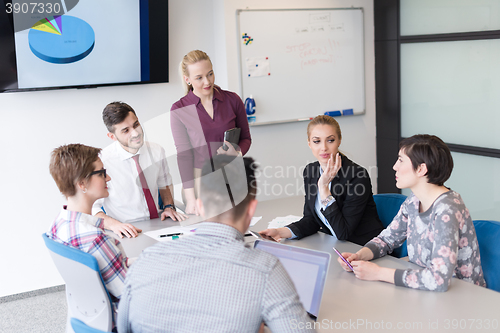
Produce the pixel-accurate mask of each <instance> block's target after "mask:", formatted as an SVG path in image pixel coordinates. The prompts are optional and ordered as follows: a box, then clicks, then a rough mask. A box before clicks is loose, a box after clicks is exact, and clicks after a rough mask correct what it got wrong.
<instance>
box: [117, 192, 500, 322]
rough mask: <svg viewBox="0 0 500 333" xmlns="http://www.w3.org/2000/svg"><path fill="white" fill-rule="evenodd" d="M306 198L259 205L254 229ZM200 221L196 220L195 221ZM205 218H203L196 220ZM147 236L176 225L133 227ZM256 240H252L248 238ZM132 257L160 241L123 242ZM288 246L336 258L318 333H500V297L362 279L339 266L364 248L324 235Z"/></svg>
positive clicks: (465, 286)
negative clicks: (343, 257)
mask: <svg viewBox="0 0 500 333" xmlns="http://www.w3.org/2000/svg"><path fill="white" fill-rule="evenodd" d="M303 200H304V198H303V197H289V198H283V199H276V200H271V201H264V202H259V205H258V207H257V211H256V213H255V216H262V217H263V218H262V220H261V221H259V222H258V223H257V224H256V225H255V226H253V227H251V229H252V230H254V231H259V230H263V229H265V228H267V224H268V222H270V221H271V220H272V219H274V218H275V217H278V216H286V215H290V214H291V215H299V216H300V215H302V208H303ZM192 218H195V217H192ZM197 219H198V220H201V219H200V218H197ZM134 225H136V226H137V227H139V228H142V229H143V232H147V231H150V230H156V229H160V228H165V227H168V226H177V225H179V223H178V222H173V221H171V220H167V221H160V220H159V219H156V220H149V221H143V222H136V223H134ZM246 240H247V241H253V240H254V238H253V237H246ZM121 242H122V244H123V246H124V249H125V252H126V253H127V255H128V256H129V257H134V256H138V255H139V254H140V252H141V251H142V250H143V249H145V248H146V247H148V246H151V245H153V244H155V243H156V242H157V241H156V240H154V239H152V238H150V237H148V236H146V235H144V234H141V235H139V236H138V237H137V238H134V239H122V240H121ZM282 242H283V243H285V244H289V245H293V246H298V247H305V248H310V249H314V250H319V251H324V252H329V253H330V254H331V258H332V259H331V262H330V268H329V271H328V277H327V280H326V284H325V291H324V293H323V299H322V302H321V308H320V312H319V316H318V320H317V322H316V328H317V330H318V331H319V332H330V331H355V332H372V331H379V332H380V331H383V332H385V331H394V332H500V293H498V292H495V291H492V290H489V289H486V288H482V287H478V286H475V285H473V284H471V283H467V282H464V281H461V280H458V279H453V281H452V284H451V286H450V288H449V290H448V291H447V292H444V293H442V292H430V291H421V290H411V289H408V288H404V287H396V286H394V285H392V284H389V283H384V282H372V281H362V280H359V279H357V278H356V277H355V276H354V275H353V274H352V273H347V272H345V271H344V270H343V269H342V268H341V267H340V265H339V264H338V263H337V255H336V254H335V252H334V251H333V249H332V247H333V246H335V247H336V248H337V249H338V250H339V251H340V252H356V251H357V250H358V249H359V248H361V246H359V245H357V244H354V243H351V242H346V241H339V240H336V239H334V238H333V237H331V236H328V235H326V234H324V233H317V234H315V235H312V236H309V237H306V238H303V239H301V240H285V241H282ZM374 262H376V263H377V264H379V265H380V266H383V267H390V268H402V269H405V268H418V267H419V266H417V265H414V264H412V263H409V262H406V261H404V260H401V259H397V258H394V257H391V256H386V257H383V258H380V259H377V260H375V261H374ZM292 324H293V325H299V323H292Z"/></svg>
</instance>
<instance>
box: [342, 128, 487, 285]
mask: <svg viewBox="0 0 500 333" xmlns="http://www.w3.org/2000/svg"><path fill="white" fill-rule="evenodd" d="M393 168H394V170H395V171H396V186H397V187H398V188H400V189H402V188H409V189H410V190H411V191H412V194H411V195H410V196H409V197H408V198H407V199H406V201H405V202H404V203H403V204H402V205H401V208H400V210H399V212H398V214H397V215H396V217H394V220H393V221H392V223H391V224H390V225H389V226H388V227H387V228H386V229H385V230H383V231H382V232H381V233H380V235H378V236H377V237H375V238H374V239H372V240H371V241H370V242H368V243H367V244H366V245H365V246H364V247H363V248H362V249H361V250H359V251H358V252H357V253H347V252H345V253H342V255H343V256H344V257H345V258H346V259H347V260H349V261H350V262H351V264H352V266H353V268H354V274H355V275H356V277H357V278H359V279H362V280H375V281H377V280H378V281H385V282H390V283H394V284H395V285H397V286H404V287H408V288H414V289H423V290H433V291H446V290H448V287H449V286H450V284H451V278H452V277H453V276H454V277H456V278H458V279H462V280H465V281H468V282H471V283H474V284H476V285H479V286H483V287H485V286H486V282H485V280H484V275H483V270H482V268H481V258H480V254H479V245H478V242H477V237H476V231H475V229H474V225H473V224H472V219H471V216H470V214H469V210H468V209H467V207H465V204H464V202H463V200H462V198H461V197H460V194H458V193H456V192H454V191H452V190H451V189H449V188H447V187H445V186H444V185H443V184H444V182H445V181H446V180H448V178H449V177H450V175H451V171H452V169H453V159H452V157H451V153H450V150H449V149H448V147H447V146H446V144H445V143H444V142H443V141H442V140H441V139H440V138H438V137H436V136H434V135H414V136H412V137H410V138H407V139H405V140H403V141H402V142H401V143H400V145H399V155H398V160H397V161H396V164H394V167H393ZM405 240H407V241H408V242H407V244H408V257H409V260H410V261H411V262H413V263H415V264H417V265H419V266H421V267H422V269H406V270H402V269H392V268H384V267H380V266H378V265H376V264H374V263H371V262H369V260H372V259H376V258H379V257H382V256H384V255H386V254H388V253H391V252H392V250H393V249H395V248H397V247H399V246H401V244H403V242H404V241H405ZM339 263H340V264H341V265H342V267H343V268H344V269H345V270H346V271H351V270H350V269H349V268H348V267H347V265H345V264H344V263H343V262H342V261H341V260H340V258H339Z"/></svg>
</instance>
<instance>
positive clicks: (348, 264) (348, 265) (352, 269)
mask: <svg viewBox="0 0 500 333" xmlns="http://www.w3.org/2000/svg"><path fill="white" fill-rule="evenodd" d="M333 249H334V250H335V252H337V254H338V255H339V257H340V259H342V261H343V262H345V264H346V265H347V267H349V268H350V269H351V271H354V268H352V265H351V263H350V262H349V261H348V260H347V259H346V258H344V256H343V255H342V254H340V252H339V251H338V250H337V249H336V248H333Z"/></svg>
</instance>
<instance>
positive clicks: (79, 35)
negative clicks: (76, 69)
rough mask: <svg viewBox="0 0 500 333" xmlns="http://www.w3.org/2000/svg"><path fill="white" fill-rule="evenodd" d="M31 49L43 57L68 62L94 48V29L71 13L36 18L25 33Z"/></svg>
mask: <svg viewBox="0 0 500 333" xmlns="http://www.w3.org/2000/svg"><path fill="white" fill-rule="evenodd" d="M28 40H29V45H30V49H31V52H33V54H34V55H35V56H37V57H38V58H40V59H41V60H43V61H46V62H50V63H53V64H69V63H72V62H76V61H79V60H82V59H83V58H85V57H86V56H88V55H89V54H90V53H91V52H92V50H93V49H94V44H95V34H94V29H92V27H91V26H90V24H88V23H87V22H85V21H84V20H82V19H79V18H77V17H74V16H68V15H63V16H51V17H47V18H44V19H43V20H40V21H38V22H37V23H35V25H33V26H32V27H31V29H30V31H29V34H28Z"/></svg>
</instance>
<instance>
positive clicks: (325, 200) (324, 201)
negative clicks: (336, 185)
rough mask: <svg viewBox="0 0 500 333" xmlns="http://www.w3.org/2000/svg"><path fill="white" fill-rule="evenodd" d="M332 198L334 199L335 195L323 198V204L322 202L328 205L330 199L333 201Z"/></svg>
mask: <svg viewBox="0 0 500 333" xmlns="http://www.w3.org/2000/svg"><path fill="white" fill-rule="evenodd" d="M332 200H333V195H331V194H330V195H329V196H327V197H326V199H324V200H321V204H322V205H323V206H326V205H328V204H329V203H330V201H332Z"/></svg>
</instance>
